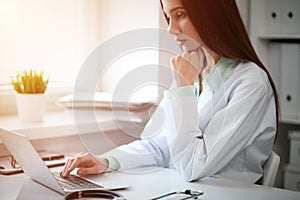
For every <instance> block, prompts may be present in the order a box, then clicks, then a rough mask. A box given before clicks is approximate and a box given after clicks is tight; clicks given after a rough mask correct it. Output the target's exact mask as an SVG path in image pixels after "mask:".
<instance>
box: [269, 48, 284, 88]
mask: <svg viewBox="0 0 300 200" xmlns="http://www.w3.org/2000/svg"><path fill="white" fill-rule="evenodd" d="M268 47H269V56H268V66H266V67H267V68H268V70H269V72H270V74H271V76H272V79H273V81H274V83H275V86H276V89H277V90H278V93H280V80H281V43H277V42H270V43H269V46H268Z"/></svg>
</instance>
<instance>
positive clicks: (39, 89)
mask: <svg viewBox="0 0 300 200" xmlns="http://www.w3.org/2000/svg"><path fill="white" fill-rule="evenodd" d="M48 82H49V77H48V78H47V79H45V78H44V72H43V71H40V72H39V73H38V72H37V71H36V70H33V69H30V70H24V71H22V72H17V74H16V75H15V76H14V77H11V83H12V85H13V87H14V89H15V91H16V93H17V94H16V100H17V108H18V114H19V118H20V119H21V120H22V121H24V122H37V121H43V118H44V112H45V103H46V93H45V92H46V89H47V85H48Z"/></svg>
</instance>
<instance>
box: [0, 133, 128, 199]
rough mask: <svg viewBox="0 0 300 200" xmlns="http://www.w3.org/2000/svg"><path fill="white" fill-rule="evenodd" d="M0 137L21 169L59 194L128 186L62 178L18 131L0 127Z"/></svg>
mask: <svg viewBox="0 0 300 200" xmlns="http://www.w3.org/2000/svg"><path fill="white" fill-rule="evenodd" d="M0 139H1V140H2V141H3V143H4V144H5V146H6V147H7V149H8V151H9V152H10V153H11V154H12V155H13V156H14V158H15V159H16V161H17V162H18V164H19V165H20V166H21V167H22V169H23V171H24V172H25V173H26V174H27V175H28V176H29V177H30V178H31V179H33V180H35V181H36V182H38V183H40V184H42V185H44V186H46V187H48V188H50V189H52V190H54V191H57V192H59V193H61V194H67V193H70V192H74V191H79V190H85V189H109V190H117V189H125V188H127V187H130V186H126V185H124V186H122V185H117V186H115V187H114V186H112V187H104V186H102V185H99V184H97V183H95V182H93V181H91V180H88V179H86V178H83V177H79V176H77V175H74V174H72V175H71V176H70V177H69V178H68V179H63V178H61V177H60V176H59V174H58V173H52V172H51V171H50V170H49V169H48V167H47V166H46V164H45V163H44V162H43V160H42V159H41V157H40V156H39V154H38V153H37V151H36V150H35V149H34V147H33V146H32V145H31V143H30V142H29V141H28V140H27V138H26V137H25V136H24V135H22V134H19V133H16V132H13V131H10V130H6V129H3V128H0Z"/></svg>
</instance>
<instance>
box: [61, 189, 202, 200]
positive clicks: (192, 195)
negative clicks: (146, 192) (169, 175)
mask: <svg viewBox="0 0 300 200" xmlns="http://www.w3.org/2000/svg"><path fill="white" fill-rule="evenodd" d="M176 194H184V195H187V196H186V197H183V198H181V199H180V200H184V199H198V197H199V196H201V195H203V192H202V191H192V190H189V189H187V190H185V191H184V192H171V193H168V194H164V195H162V196H159V197H156V198H153V199H151V200H158V199H163V198H165V197H171V196H172V195H176ZM88 197H91V198H104V199H112V200H126V198H124V197H123V195H121V194H119V193H117V192H113V191H110V190H101V189H98V190H82V191H76V192H71V193H69V194H67V195H66V196H65V200H74V199H82V198H88Z"/></svg>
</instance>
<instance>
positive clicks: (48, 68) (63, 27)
mask: <svg viewBox="0 0 300 200" xmlns="http://www.w3.org/2000/svg"><path fill="white" fill-rule="evenodd" d="M145 8H146V9H145ZM158 11H159V2H158V1H149V0H126V1H120V0H109V1H108V0H1V1H0V27H1V31H0V44H1V45H0V115H1V114H11V113H16V105H15V98H14V95H13V89H12V87H11V86H10V76H11V75H14V74H15V73H16V71H22V70H24V69H28V68H34V69H37V70H41V69H42V70H44V71H45V74H46V75H49V76H50V83H49V86H48V90H47V91H48V96H49V98H48V101H49V102H50V101H51V102H52V105H51V106H52V107H55V106H54V104H53V102H55V100H56V98H58V97H60V96H63V95H66V94H68V93H70V92H72V90H73V86H74V83H75V80H76V78H77V74H78V72H79V70H80V68H81V66H82V64H83V63H84V61H85V59H86V58H87V57H88V55H89V54H90V53H91V52H92V51H93V50H94V49H95V48H96V47H98V46H99V45H100V44H102V42H104V41H105V40H108V39H110V38H111V37H113V36H115V35H118V34H120V33H122V32H126V31H129V30H133V29H139V28H149V27H152V28H153V27H154V28H158V26H159V14H158ZM157 54H158V52H154V53H153V52H152V53H151V52H150V53H149V51H147V52H146V55H148V56H147V60H148V61H147V63H149V62H150V63H154V64H155V63H157V62H158V55H157ZM149 55H150V56H149ZM129 57H130V55H129ZM136 57H137V56H131V58H130V59H132V60H131V61H130V60H128V59H127V58H122V59H125V60H126V61H128V63H134V64H135V65H136V63H139V61H137V60H136ZM139 57H140V59H142V58H143V57H142V56H139ZM116 64H118V66H120V67H123V68H124V63H121V64H120V62H116ZM130 65H131V64H128V65H127V67H126V69H127V68H128V69H131V66H130ZM115 68H116V69H115V71H110V73H109V75H110V76H114V78H107V79H106V80H109V81H110V82H109V83H105V84H104V86H105V88H100V89H101V90H104V91H107V90H111V89H112V88H113V87H114V86H115V83H112V82H111V81H116V82H117V80H116V79H118V78H120V77H122V74H120V73H123V74H124V73H125V72H124V70H119V68H118V67H115ZM119 71H120V72H119ZM154 73H155V72H154ZM153 76H155V77H158V72H157V73H156V74H154V75H153ZM151 90H152V89H151ZM49 104H50V103H49ZM48 110H49V105H48Z"/></svg>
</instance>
